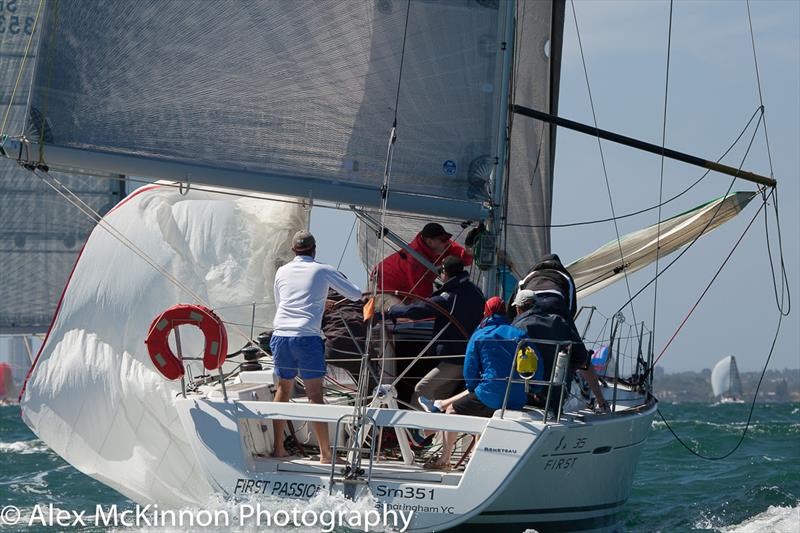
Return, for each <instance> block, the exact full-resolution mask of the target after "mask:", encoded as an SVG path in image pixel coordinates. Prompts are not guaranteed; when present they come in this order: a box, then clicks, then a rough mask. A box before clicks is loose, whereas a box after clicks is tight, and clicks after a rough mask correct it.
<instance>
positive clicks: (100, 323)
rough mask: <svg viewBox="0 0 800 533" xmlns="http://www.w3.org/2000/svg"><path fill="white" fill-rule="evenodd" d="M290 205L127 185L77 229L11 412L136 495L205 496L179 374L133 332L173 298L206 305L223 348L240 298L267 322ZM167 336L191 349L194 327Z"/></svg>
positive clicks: (183, 501)
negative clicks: (110, 205)
mask: <svg viewBox="0 0 800 533" xmlns="http://www.w3.org/2000/svg"><path fill="white" fill-rule="evenodd" d="M304 215H305V213H304V211H303V210H302V208H300V207H298V206H296V205H294V204H290V203H285V202H274V201H269V200H264V199H260V198H254V197H244V198H241V197H237V196H231V195H226V194H219V193H214V192H205V191H201V190H198V189H197V188H193V189H192V190H191V191H190V192H189V193H188V194H187V195H186V196H182V195H181V194H180V193H179V191H178V189H176V188H171V187H159V186H155V187H154V186H148V187H145V188H143V189H139V190H138V191H136V192H135V193H133V194H132V195H131V196H129V197H128V199H126V200H125V201H124V202H123V203H122V204H120V205H119V206H118V207H117V208H115V209H114V210H113V211H111V212H110V213H109V214H108V215H107V216H106V217H105V219H104V220H105V222H104V223H103V224H102V225H99V226H98V227H96V228H95V229H94V231H93V232H92V234H91V236H90V237H89V239H88V241H87V243H86V246H85V249H84V250H83V253H82V254H81V257H80V259H79V260H78V263H77V265H76V267H75V271H74V273H73V275H72V278H71V280H70V282H69V284H68V285H67V288H66V291H65V293H64V296H63V301H62V302H61V306H60V308H59V310H58V313H57V315H56V318H55V322H54V324H53V327H52V329H51V330H50V332H49V333H48V336H47V339H46V340H45V342H44V345H43V347H42V349H41V351H40V353H39V354H38V356H37V359H36V362H35V365H34V368H33V370H32V372H31V376H30V378H29V379H28V381H27V384H26V386H25V390H24V394H23V397H22V402H21V404H22V416H23V418H24V420H25V422H26V423H27V424H28V425H29V426H30V427H31V428H32V429H33V431H34V432H35V433H36V434H37V435H38V436H39V437H40V438H41V439H42V440H43V441H44V442H46V443H47V445H48V446H50V447H51V448H52V449H53V450H54V451H55V452H56V453H58V454H59V455H60V456H62V457H64V458H65V459H66V460H67V461H69V462H70V463H71V464H72V465H74V466H75V467H76V468H77V469H78V470H80V471H81V472H84V473H85V474H88V475H90V476H92V477H94V478H95V479H98V480H100V481H102V482H103V483H105V484H107V485H109V486H111V487H112V488H114V489H116V490H118V491H120V492H121V493H122V494H124V495H125V496H128V497H129V498H131V499H133V500H135V501H136V502H138V503H154V502H157V503H158V504H160V505H165V506H170V507H180V506H183V505H187V504H193V505H198V504H205V503H206V502H207V498H208V495H209V493H210V490H211V488H210V487H209V486H208V484H207V482H206V481H205V479H204V478H203V477H202V476H201V475H200V473H199V470H198V467H197V464H196V460H195V456H194V454H193V453H192V450H191V449H190V447H189V443H188V441H187V439H186V436H185V434H184V430H183V428H182V426H181V424H180V423H179V422H178V419H177V414H176V411H175V408H174V407H173V400H174V398H175V396H176V394H178V393H179V391H180V386H179V384H177V383H170V382H167V381H165V380H164V379H163V378H162V377H161V376H160V375H159V374H158V373H157V372H156V370H155V368H154V367H153V365H152V363H151V361H150V358H149V356H148V353H147V349H146V347H145V344H144V339H145V336H146V335H147V332H148V328H149V327H150V323H151V321H152V320H153V318H154V317H156V316H157V315H158V314H159V313H161V312H162V311H164V310H165V309H167V308H169V307H172V306H173V305H175V304H176V303H201V304H203V305H207V306H209V307H211V308H213V309H215V311H216V312H217V314H218V315H219V316H220V317H221V318H222V319H223V320H225V321H226V327H227V329H228V334H229V342H230V345H231V347H232V349H236V348H238V347H240V346H242V345H243V344H244V342H245V338H244V337H243V336H242V334H241V332H242V330H244V334H246V335H247V336H249V330H250V328H249V324H250V322H251V313H252V307H251V305H250V302H253V301H255V302H258V305H257V306H256V314H255V323H256V328H257V329H256V333H258V332H259V331H262V330H263V329H266V328H267V327H269V326H271V324H272V317H273V314H274V311H275V310H274V305H273V298H272V283H273V280H274V276H275V271H276V270H277V268H278V267H279V266H280V265H281V264H282V263H284V262H286V261H289V260H290V259H291V257H292V252H291V250H290V243H291V235H293V234H294V232H295V231H297V230H298V229H300V228H302V227H303V225H304V222H305V216H304ZM106 224H108V225H110V226H111V227H113V228H114V229H115V230H118V231H119V232H121V233H122V234H124V235H125V236H126V237H127V238H128V239H130V241H131V242H132V243H133V245H135V247H137V248H138V249H139V250H140V251H141V253H144V254H145V255H146V257H147V258H148V259H149V260H150V261H152V262H153V263H155V264H157V265H159V266H160V267H161V268H163V269H164V270H165V271H166V272H167V273H168V274H169V275H170V276H172V277H173V278H175V279H176V280H179V282H180V283H181V284H183V285H184V286H186V287H187V288H188V289H189V290H190V291H191V293H192V294H190V293H188V292H185V291H184V290H182V289H181V288H179V287H178V286H177V285H176V284H175V283H174V282H173V281H170V279H168V277H166V276H165V275H164V274H163V273H160V272H158V271H157V270H156V269H155V268H153V267H152V266H151V265H150V264H148V262H146V261H145V259H143V257H142V256H141V255H140V254H139V253H135V252H134V251H132V249H131V248H129V247H127V246H126V245H124V244H123V243H122V242H121V241H120V240H118V239H116V238H114V237H113V236H112V235H111V234H110V233H109V232H108V231H107V230H106V229H105V228H106V226H105V225H106ZM194 295H196V296H197V297H199V299H200V300H201V301H197V300H196V299H195V297H194ZM236 324H241V325H240V326H237V325H236ZM193 333H194V334H193ZM181 339H182V348H183V353H184V354H185V355H189V356H196V355H197V354H200V353H202V335H200V334H199V330H197V329H195V328H190V327H183V328H181ZM228 370H230V369H228ZM193 373H194V375H195V376H197V375H199V374H200V373H202V366H201V365H200V366H195V367H194V372H193Z"/></svg>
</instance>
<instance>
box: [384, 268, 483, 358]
mask: <svg viewBox="0 0 800 533" xmlns="http://www.w3.org/2000/svg"><path fill="white" fill-rule="evenodd" d="M430 300H431V301H432V302H433V303H435V304H439V305H440V306H441V307H443V308H445V309H447V311H449V312H450V314H451V315H453V318H455V319H456V321H457V322H459V323H460V324H461V326H462V327H463V328H464V329H465V330H466V331H467V334H468V335H471V334H472V332H473V331H475V329H476V328H477V327H478V324H480V323H481V320H482V319H483V305H484V303H486V299H485V298H484V297H483V292H482V291H481V290H480V288H478V286H477V285H475V284H474V283H472V282H471V281H470V280H469V274H468V273H466V272H462V273H461V274H458V275H456V276H454V277H452V278H450V279H448V280H447V281H446V282H445V284H444V285H442V288H441V289H439V290H438V291H436V292H434V293H433V296H432V297H431V298H430ZM385 316H386V318H390V319H393V320H394V319H396V318H410V319H412V320H420V319H423V318H435V321H434V323H433V334H434V336H435V335H436V334H437V333H439V332H440V331H441V330H442V328H444V327H445V326H446V327H447V329H446V330H445V331H444V332H443V333H442V334H441V336H440V337H439V340H438V341H437V342H436V344H435V347H434V354H435V355H461V354H464V353H466V350H467V341H468V339H465V338H464V336H463V335H462V334H461V332H460V331H459V330H458V328H457V327H455V326H454V325H452V324H450V321H449V320H447V318H445V317H444V316H443V315H442V314H441V313H439V312H438V311H436V310H435V309H434V308H433V307H431V306H430V305H428V304H427V303H426V302H415V303H413V304H409V305H393V306H392V307H391V308H390V309H389V310H388V311H387V312H386V313H385ZM445 362H447V363H454V364H458V363H459V361H458V360H457V359H447V360H445Z"/></svg>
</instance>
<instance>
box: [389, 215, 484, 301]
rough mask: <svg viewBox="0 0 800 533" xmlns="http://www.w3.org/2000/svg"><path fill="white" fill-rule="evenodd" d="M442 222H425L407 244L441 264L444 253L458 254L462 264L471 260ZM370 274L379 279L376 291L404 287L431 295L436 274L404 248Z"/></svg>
mask: <svg viewBox="0 0 800 533" xmlns="http://www.w3.org/2000/svg"><path fill="white" fill-rule="evenodd" d="M452 238H453V235H452V234H450V233H448V232H447V231H446V230H445V229H444V228H443V227H442V225H441V224H437V223H436V222H431V223H429V224H425V227H424V228H422V231H420V232H419V233H417V236H416V237H414V240H413V241H411V242H410V243H409V246H411V248H413V249H414V250H416V251H417V252H419V254H420V255H422V256H423V257H424V258H426V259H427V260H428V261H430V262H431V263H433V264H434V265H437V266H438V265H441V264H442V261H443V260H444V259H445V257H450V256H455V257H458V258H460V259H461V260H462V261H463V262H464V265H465V266H469V265H471V264H472V255H471V254H470V253H469V252H468V251H467V250H465V249H464V248H463V247H462V246H461V245H460V244H458V243H457V242H455V241H453V240H451V239H452ZM373 275H374V276H375V277H376V281H377V283H378V292H381V291H385V292H390V291H403V292H410V293H412V294H416V295H417V296H422V297H423V298H430V297H431V295H432V294H433V281H434V279H436V274H434V273H433V272H431V271H430V270H428V269H427V268H425V266H424V265H423V264H422V263H420V262H419V261H417V260H416V259H414V258H413V257H412V256H411V255H410V254H408V253H407V252H405V251H404V250H400V251H397V252H395V253H393V254H392V255H390V256H388V257H387V258H386V259H384V260H383V261H381V262H380V263H379V264H378V265H377V266H376V267H375V271H374V272H373Z"/></svg>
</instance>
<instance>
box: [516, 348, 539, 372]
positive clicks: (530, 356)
mask: <svg viewBox="0 0 800 533" xmlns="http://www.w3.org/2000/svg"><path fill="white" fill-rule="evenodd" d="M538 367H539V356H538V355H536V350H534V349H533V346H523V347H522V348H520V349H519V350H518V351H517V373H518V374H519V375H520V376H521V377H522V378H523V379H531V378H532V377H533V376H534V375H535V374H536V369H537V368H538Z"/></svg>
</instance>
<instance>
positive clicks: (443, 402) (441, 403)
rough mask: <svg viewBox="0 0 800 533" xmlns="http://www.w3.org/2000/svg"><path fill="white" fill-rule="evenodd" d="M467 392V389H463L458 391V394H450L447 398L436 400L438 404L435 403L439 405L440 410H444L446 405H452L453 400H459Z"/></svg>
mask: <svg viewBox="0 0 800 533" xmlns="http://www.w3.org/2000/svg"><path fill="white" fill-rule="evenodd" d="M467 394H469V391H468V390H463V391H461V392H459V393H458V394H456V395H455V396H451V397H449V398H447V399H446V400H437V402H438V404H437V405H438V406H439V408H440V409H441V410H442V411H444V410H446V409H447V408H448V407H450V406H451V405H453V402H455V401H456V400H459V399H461V398H463V397H464V396H466V395H467Z"/></svg>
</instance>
